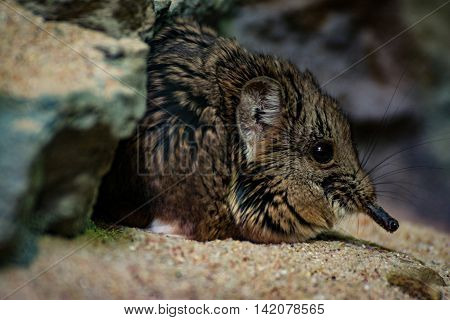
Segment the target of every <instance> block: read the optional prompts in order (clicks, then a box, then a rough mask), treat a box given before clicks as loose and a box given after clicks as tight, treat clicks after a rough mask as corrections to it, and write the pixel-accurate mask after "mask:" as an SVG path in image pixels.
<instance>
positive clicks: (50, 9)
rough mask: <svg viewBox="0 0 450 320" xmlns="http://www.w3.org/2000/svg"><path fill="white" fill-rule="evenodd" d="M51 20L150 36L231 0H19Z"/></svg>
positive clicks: (116, 33) (118, 34) (115, 33)
mask: <svg viewBox="0 0 450 320" xmlns="http://www.w3.org/2000/svg"><path fill="white" fill-rule="evenodd" d="M18 1H19V2H20V3H21V4H23V5H24V6H25V7H26V8H28V9H30V10H32V11H33V12H35V13H37V14H39V15H42V16H43V17H44V18H45V19H48V20H64V21H72V22H75V23H78V24H80V25H81V26H84V27H88V28H92V29H95V30H101V31H104V32H106V33H108V34H109V35H111V36H113V37H121V36H136V35H141V36H143V37H148V36H151V35H152V34H153V31H154V26H156V27H157V26H159V24H160V23H161V22H162V21H164V20H166V19H167V18H168V17H171V16H174V15H177V16H178V15H196V16H201V15H204V14H205V13H211V12H214V11H222V10H225V9H227V8H228V7H229V5H230V3H231V2H232V1H230V0H208V1H202V0H183V1H180V0H107V1H104V0H18Z"/></svg>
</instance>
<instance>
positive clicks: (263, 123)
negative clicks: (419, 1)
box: [95, 20, 384, 243]
mask: <svg viewBox="0 0 450 320" xmlns="http://www.w3.org/2000/svg"><path fill="white" fill-rule="evenodd" d="M150 47H151V52H150V56H149V59H148V75H149V80H148V110H147V112H146V114H145V116H144V118H143V119H142V121H141V123H140V125H139V127H138V129H137V134H136V136H135V137H133V138H131V139H129V140H126V141H123V142H121V144H120V145H119V147H118V150H117V155H116V159H115V161H114V163H113V165H112V169H111V171H110V173H109V174H108V175H107V176H106V177H105V179H104V182H103V184H102V187H101V189H100V195H99V200H98V203H97V206H96V209H95V216H96V217H98V218H101V219H103V220H106V221H110V222H115V221H117V220H120V222H121V223H123V224H126V225H130V226H137V227H149V226H150V227H151V226H152V221H153V222H155V223H156V222H157V223H156V224H155V225H154V228H153V230H170V233H174V234H178V235H182V236H185V237H187V238H190V239H195V240H201V241H206V240H213V239H224V238H229V237H231V238H235V239H245V240H250V241H254V242H260V243H280V242H298V241H302V240H305V239H308V238H311V237H313V236H315V235H317V234H318V233H319V232H321V231H323V230H328V229H331V228H332V227H333V226H334V225H335V224H336V223H337V222H338V221H339V220H340V219H341V218H342V217H343V216H345V215H347V214H354V213H358V212H366V213H367V210H368V209H367V208H368V206H371V207H376V208H379V207H377V206H376V204H375V202H376V196H375V190H374V187H373V185H372V183H371V181H370V178H369V177H368V176H367V175H366V174H365V172H364V170H363V169H362V168H361V165H360V162H359V160H358V156H357V153H356V150H355V147H354V144H353V142H352V138H351V132H350V127H349V124H348V121H347V119H346V118H345V116H344V115H343V113H342V112H341V110H340V109H339V107H338V104H337V102H336V101H335V100H334V99H333V98H331V97H329V96H328V95H327V94H325V93H324V92H322V91H321V89H320V87H319V86H318V84H317V83H316V81H315V80H314V78H313V76H312V75H311V73H309V72H300V71H298V70H297V68H296V67H295V66H294V65H292V64H291V63H289V62H286V61H283V60H280V59H277V58H274V57H272V56H269V55H263V54H255V53H251V52H248V51H247V50H245V49H243V48H241V47H240V46H239V45H238V44H237V43H236V42H235V41H234V40H230V39H224V38H221V37H217V35H216V34H215V32H214V31H212V30H211V29H209V28H205V27H200V26H198V25H197V24H195V23H192V22H188V21H185V20H179V21H177V22H176V23H175V24H173V25H171V26H169V27H166V28H164V29H163V30H162V31H161V32H160V33H159V34H158V35H157V36H156V37H155V38H154V39H153V40H152V41H151V43H150ZM321 142H324V143H326V145H325V146H331V147H332V159H331V160H330V161H325V163H321V162H322V161H317V160H316V159H314V157H313V156H312V151H311V150H313V148H316V149H317V148H319V149H318V152H322V154H319V155H322V157H323V144H321V145H320V144H319V145H318V143H321ZM317 146H318V147H317ZM325 156H327V155H326V154H325ZM325 160H328V159H325ZM149 201H151V202H150V203H149V204H147V205H144V206H141V205H142V204H145V203H146V202H149ZM140 206H141V207H140ZM136 208H138V209H136ZM383 212H384V211H383ZM130 213H131V214H130Z"/></svg>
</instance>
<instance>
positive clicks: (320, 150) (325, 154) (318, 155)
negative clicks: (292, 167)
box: [311, 141, 333, 164]
mask: <svg viewBox="0 0 450 320" xmlns="http://www.w3.org/2000/svg"><path fill="white" fill-rule="evenodd" d="M311 155H312V157H313V159H314V160H316V161H317V162H318V163H321V164H327V163H329V162H330V161H331V160H333V144H332V143H331V142H329V141H319V142H317V143H316V144H315V145H314V146H313V147H312V150H311Z"/></svg>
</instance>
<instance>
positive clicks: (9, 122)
mask: <svg viewBox="0 0 450 320" xmlns="http://www.w3.org/2000/svg"><path fill="white" fill-rule="evenodd" d="M55 2H57V1H55ZM59 2H61V3H62V2H63V1H59ZM66 2H67V1H66ZM0 30H2V37H1V38H0V61H1V64H0V132H1V136H2V138H1V140H0V172H1V179H0V262H1V261H2V260H3V261H5V260H6V258H7V259H8V260H9V261H11V260H13V261H14V260H15V261H20V262H23V261H28V260H29V258H30V257H31V256H32V255H33V253H34V251H35V235H37V234H39V233H42V232H45V231H50V232H54V233H57V234H61V235H65V236H73V235H76V234H77V233H79V232H81V231H82V230H83V228H84V227H85V225H86V222H87V220H88V217H89V216H90V213H91V210H92V206H93V203H94V201H95V196H96V192H97V188H98V186H99V184H100V181H101V178H102V176H103V175H104V174H105V173H106V171H107V170H108V168H109V165H110V163H111V161H112V158H113V155H114V150H115V147H116V145H117V142H118V141H119V139H121V138H124V137H127V136H130V135H131V134H132V133H133V131H134V127H135V125H136V122H137V121H138V119H139V118H140V117H141V115H142V114H143V112H144V110H145V81H146V72H145V65H146V64H145V58H146V55H147V46H146V45H145V44H144V43H143V42H141V41H140V40H138V39H131V38H121V39H114V38H111V37H110V36H107V35H105V34H103V33H100V32H97V31H92V30H87V29H83V28H81V27H78V26H76V25H73V24H68V23H62V22H43V21H42V18H40V17H37V16H34V15H33V14H32V13H30V12H29V11H27V10H25V9H24V8H23V7H20V6H18V5H16V4H14V3H13V2H8V3H7V4H6V5H5V4H1V5H0Z"/></svg>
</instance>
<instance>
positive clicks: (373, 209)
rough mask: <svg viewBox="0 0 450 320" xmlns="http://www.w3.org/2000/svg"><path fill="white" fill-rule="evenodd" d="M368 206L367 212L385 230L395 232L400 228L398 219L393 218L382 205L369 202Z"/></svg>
mask: <svg viewBox="0 0 450 320" xmlns="http://www.w3.org/2000/svg"><path fill="white" fill-rule="evenodd" d="M366 208H367V210H366V213H367V214H368V215H369V216H370V217H371V218H372V219H373V220H374V221H375V222H376V223H378V224H379V225H380V226H381V227H382V228H383V229H384V230H386V231H389V232H395V231H396V230H397V229H398V227H399V224H398V221H397V220H396V219H394V218H392V217H391V216H390V215H389V213H387V212H386V211H384V209H383V208H382V207H380V206H378V205H373V204H368V205H367V206H366Z"/></svg>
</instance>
